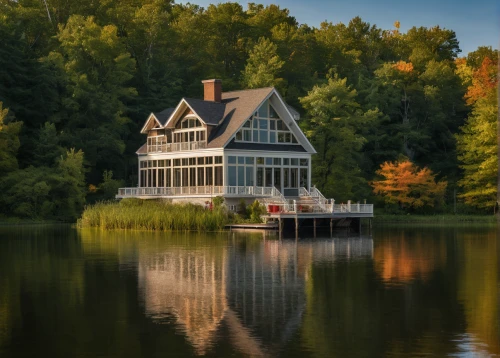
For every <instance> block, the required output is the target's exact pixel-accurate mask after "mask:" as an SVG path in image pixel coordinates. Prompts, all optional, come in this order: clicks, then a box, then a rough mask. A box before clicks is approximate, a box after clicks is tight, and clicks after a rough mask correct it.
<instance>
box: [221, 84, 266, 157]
mask: <svg viewBox="0 0 500 358" xmlns="http://www.w3.org/2000/svg"><path fill="white" fill-rule="evenodd" d="M273 91H275V89H274V88H273V89H272V91H271V92H269V94H268V95H267V96H266V97H265V98H264V99H263V100H262V102H260V103H259V105H258V106H257V107H256V108H254V110H253V111H252V113H251V114H250V116H249V117H247V118H245V120H244V121H243V122H242V123H241V124H240V126H239V127H238V128H237V129H236V130H235V131H234V133H233V134H232V135H231V136H230V137H229V138H228V140H227V141H226V143H224V144H223V145H222V148H225V147H226V145H228V144H229V142H231V140H233V138H234V137H235V136H236V133H237V132H238V131H239V130H240V129H241V128H243V125H244V124H245V123H246V121H248V120H249V119H250V117H251V116H253V114H254V113H255V111H257V110H258V109H259V108H260V106H262V105H263V104H264V102H265V101H267V100H268V99H269V98H270V97H271V96H272V94H273Z"/></svg>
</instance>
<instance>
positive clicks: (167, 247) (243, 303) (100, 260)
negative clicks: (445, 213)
mask: <svg viewBox="0 0 500 358" xmlns="http://www.w3.org/2000/svg"><path fill="white" fill-rule="evenodd" d="M499 237H500V234H499V231H497V229H496V228H495V227H489V228H488V227H487V228H484V227H481V226H460V227H451V226H450V227H431V228H429V227H419V226H413V227H408V226H399V227H395V226H393V227H377V228H375V229H374V232H373V234H372V236H363V235H362V236H360V237H351V238H349V237H347V236H346V234H345V233H337V234H335V235H334V238H333V239H330V238H324V239H316V240H313V239H307V238H302V239H299V240H297V241H296V240H294V239H290V240H286V239H284V240H281V241H280V240H277V239H276V238H275V237H273V236H271V235H268V236H267V237H263V234H261V233H243V234H235V233H225V234H218V235H211V234H192V233H189V234H185V233H178V234H166V233H141V232H139V233H138V232H133V233H130V232H100V231H95V230H76V229H73V228H71V227H69V226H48V227H47V226H43V227H15V228H6V227H2V228H0V356H1V357H11V356H12V357H42V356H44V357H84V356H85V357H141V356H142V357H156V356H158V357H168V356H173V357H178V356H210V357H225V356H232V357H239V356H246V355H248V356H268V357H276V356H282V357H292V356H296V357H307V356H313V357H377V356H413V357H414V356H436V357H444V356H452V357H491V356H500V327H499V326H500V263H499V259H500V242H499Z"/></svg>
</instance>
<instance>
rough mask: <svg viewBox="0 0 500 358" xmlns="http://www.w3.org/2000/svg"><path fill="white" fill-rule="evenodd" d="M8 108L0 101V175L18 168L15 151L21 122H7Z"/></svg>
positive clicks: (17, 145) (17, 146)
mask: <svg viewBox="0 0 500 358" xmlns="http://www.w3.org/2000/svg"><path fill="white" fill-rule="evenodd" d="M8 114H9V109H8V108H5V109H4V108H3V103H2V102H0V176H2V175H5V174H7V173H9V172H12V171H15V170H16V169H17V168H18V163H17V158H16V155H17V151H18V150H19V145H20V143H19V133H20V132H21V127H22V125H23V124H22V122H8V120H7V115H8Z"/></svg>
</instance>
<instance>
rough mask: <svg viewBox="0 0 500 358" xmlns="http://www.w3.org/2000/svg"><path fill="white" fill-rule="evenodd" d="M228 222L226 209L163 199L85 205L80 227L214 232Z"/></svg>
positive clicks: (125, 200) (128, 200)
mask: <svg viewBox="0 0 500 358" xmlns="http://www.w3.org/2000/svg"><path fill="white" fill-rule="evenodd" d="M228 222H229V215H228V213H227V211H226V210H225V208H223V207H218V208H215V209H214V210H206V209H205V208H204V207H203V206H201V205H195V204H172V203H170V202H167V201H162V200H139V199H123V200H122V201H120V202H100V203H96V204H94V205H90V206H87V207H86V208H85V210H84V212H83V214H82V217H81V218H80V219H79V220H78V226H79V227H82V228H83V227H99V228H102V229H105V230H114V229H128V230H159V231H170V230H196V231H217V230H222V229H224V226H225V225H226V224H227V223H228Z"/></svg>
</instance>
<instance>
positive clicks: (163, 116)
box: [153, 108, 175, 126]
mask: <svg viewBox="0 0 500 358" xmlns="http://www.w3.org/2000/svg"><path fill="white" fill-rule="evenodd" d="M174 109H175V108H167V109H164V110H163V111H161V112H156V113H153V114H154V115H155V117H156V119H158V122H160V124H161V125H162V126H164V125H165V123H167V120H168V119H169V118H170V116H171V115H172V113H173V112H174Z"/></svg>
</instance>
